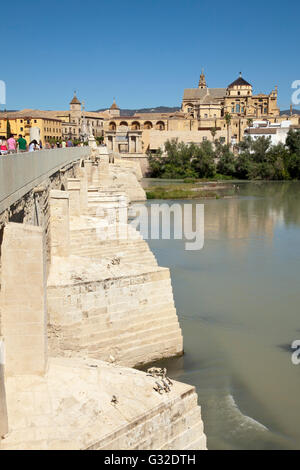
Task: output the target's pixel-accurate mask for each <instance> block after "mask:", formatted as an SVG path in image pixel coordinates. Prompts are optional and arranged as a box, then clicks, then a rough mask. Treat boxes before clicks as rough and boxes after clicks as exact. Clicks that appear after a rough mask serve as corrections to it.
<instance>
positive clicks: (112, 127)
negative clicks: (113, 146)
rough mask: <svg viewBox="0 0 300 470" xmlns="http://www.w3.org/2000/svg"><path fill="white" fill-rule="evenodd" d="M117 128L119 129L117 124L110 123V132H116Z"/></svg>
mask: <svg viewBox="0 0 300 470" xmlns="http://www.w3.org/2000/svg"><path fill="white" fill-rule="evenodd" d="M116 128H117V126H116V123H115V122H110V123H109V130H110V131H115V130H116Z"/></svg>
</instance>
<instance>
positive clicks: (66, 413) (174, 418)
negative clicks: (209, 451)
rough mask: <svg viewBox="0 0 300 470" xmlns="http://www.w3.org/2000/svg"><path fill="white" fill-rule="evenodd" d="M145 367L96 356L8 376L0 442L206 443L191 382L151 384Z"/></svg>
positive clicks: (78, 445)
mask: <svg viewBox="0 0 300 470" xmlns="http://www.w3.org/2000/svg"><path fill="white" fill-rule="evenodd" d="M154 387H155V379H154V378H153V377H149V376H147V375H146V374H145V373H144V372H140V371H137V370H134V369H128V368H123V367H118V366H113V365H110V364H107V363H104V362H101V361H95V360H92V359H90V360H88V361H82V360H81V361H80V360H78V359H76V360H70V359H54V358H51V359H50V360H49V365H48V370H47V373H46V374H45V375H44V376H43V377H39V376H32V375H31V376H27V377H18V376H15V377H9V378H8V379H7V381H6V388H7V408H8V415H9V418H10V419H9V426H10V432H9V434H8V435H7V436H6V438H5V439H4V440H2V442H1V444H0V445H1V447H0V448H1V449H3V450H5V449H9V450H11V449H16V450H17V449H27V450H30V449H42V450H46V449H49V450H53V449H65V450H71V449H90V450H98V449H99V450H100V449H114V450H118V449H123V450H142V449H149V450H150V449H156V450H159V449H164V450H165V449H181V450H185V449H193V450H197V449H205V447H206V439H205V435H204V434H203V423H202V420H201V413H200V408H199V407H198V406H197V395H196V393H195V390H194V387H191V386H190V385H186V384H182V383H179V382H174V383H173V386H172V387H171V391H170V392H169V393H164V394H159V393H157V392H156V391H155V390H154Z"/></svg>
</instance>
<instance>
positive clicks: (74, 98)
mask: <svg viewBox="0 0 300 470" xmlns="http://www.w3.org/2000/svg"><path fill="white" fill-rule="evenodd" d="M70 104H81V103H80V101H79V99H78V98H77V96H76V93H74V96H73V99H72V101H70Z"/></svg>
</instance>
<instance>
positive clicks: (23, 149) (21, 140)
mask: <svg viewBox="0 0 300 470" xmlns="http://www.w3.org/2000/svg"><path fill="white" fill-rule="evenodd" d="M17 143H18V146H19V152H26V150H27V142H26V139H24V137H23V136H22V134H19V138H18V140H17Z"/></svg>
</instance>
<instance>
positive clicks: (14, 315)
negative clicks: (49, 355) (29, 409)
mask: <svg viewBox="0 0 300 470" xmlns="http://www.w3.org/2000/svg"><path fill="white" fill-rule="evenodd" d="M2 271H3V278H2V286H1V306H2V318H1V320H2V328H1V330H2V334H3V336H4V338H5V346H6V364H5V372H6V375H14V374H20V375H22V374H29V373H32V374H43V373H44V371H45V366H46V350H47V334H46V331H45V325H46V250H45V239H44V233H43V229H42V228H40V227H34V226H32V225H26V224H15V223H12V222H10V223H9V224H8V225H7V226H6V227H5V229H4V237H3V244H2Z"/></svg>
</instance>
